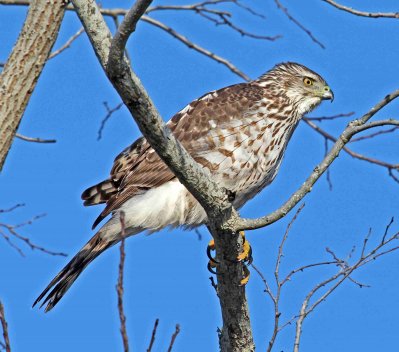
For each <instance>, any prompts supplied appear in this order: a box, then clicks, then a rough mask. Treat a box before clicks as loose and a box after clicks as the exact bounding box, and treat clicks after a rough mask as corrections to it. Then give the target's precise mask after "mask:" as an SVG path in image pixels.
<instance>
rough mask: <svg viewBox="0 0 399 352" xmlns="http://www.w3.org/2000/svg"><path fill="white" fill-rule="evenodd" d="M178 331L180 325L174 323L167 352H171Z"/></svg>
mask: <svg viewBox="0 0 399 352" xmlns="http://www.w3.org/2000/svg"><path fill="white" fill-rule="evenodd" d="M179 332H180V325H179V324H176V329H175V332H174V333H173V335H172V338H171V340H170V344H169V348H168V352H171V351H172V348H173V345H174V343H175V340H176V337H177V335H179Z"/></svg>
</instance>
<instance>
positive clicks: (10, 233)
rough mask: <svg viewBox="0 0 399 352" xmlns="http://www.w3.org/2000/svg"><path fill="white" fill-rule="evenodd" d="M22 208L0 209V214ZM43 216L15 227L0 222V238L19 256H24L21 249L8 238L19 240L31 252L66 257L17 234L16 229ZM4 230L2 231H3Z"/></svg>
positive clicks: (37, 216)
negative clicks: (35, 251)
mask: <svg viewBox="0 0 399 352" xmlns="http://www.w3.org/2000/svg"><path fill="white" fill-rule="evenodd" d="M22 206H24V204H17V205H15V206H13V207H11V208H9V209H0V214H2V213H9V212H11V211H13V210H15V209H17V208H20V207H22ZM44 215H45V214H42V215H36V216H35V217H33V218H32V219H30V220H28V221H25V222H22V223H19V224H17V225H10V224H5V223H2V222H0V236H2V237H3V238H4V240H5V241H6V242H7V243H8V244H9V245H10V246H11V247H12V248H14V249H15V250H16V251H17V252H18V253H19V254H20V255H21V256H23V257H24V256H25V255H24V253H23V251H22V249H21V248H20V247H18V246H17V245H16V244H15V243H14V242H13V241H12V240H11V238H10V237H15V238H16V239H17V240H20V241H22V242H24V243H25V244H26V245H27V246H28V247H30V249H31V250H38V251H41V252H43V253H46V254H50V255H60V256H66V254H65V253H62V252H53V251H50V250H48V249H46V248H44V247H41V246H38V245H36V244H34V243H33V242H32V241H31V240H30V239H29V238H28V237H25V236H22V235H20V234H19V233H18V232H17V229H18V228H21V227H23V226H27V225H31V224H32V223H33V222H34V221H36V220H37V219H40V218H41V217H43V216H44ZM3 229H4V231H3Z"/></svg>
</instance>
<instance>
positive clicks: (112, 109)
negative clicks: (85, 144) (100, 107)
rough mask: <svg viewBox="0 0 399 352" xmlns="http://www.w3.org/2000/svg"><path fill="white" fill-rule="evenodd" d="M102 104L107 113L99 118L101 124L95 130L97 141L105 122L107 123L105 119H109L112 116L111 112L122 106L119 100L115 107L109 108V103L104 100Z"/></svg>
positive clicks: (100, 136)
mask: <svg viewBox="0 0 399 352" xmlns="http://www.w3.org/2000/svg"><path fill="white" fill-rule="evenodd" d="M103 104H104V106H105V109H106V110H107V115H105V117H104V118H103V119H102V120H101V125H100V128H99V129H98V132H97V134H98V135H97V140H98V141H99V140H100V139H101V138H102V136H103V130H104V128H105V124H106V123H107V121H108V120H109V119H110V117H111V116H112V114H113V113H114V112H115V111H118V110H119V109H120V108H121V107H122V106H123V102H121V103H119V104H117V105H116V106H115V107H113V108H110V107H109V105H108V103H107V102H106V101H104V102H103Z"/></svg>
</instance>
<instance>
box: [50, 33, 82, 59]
mask: <svg viewBox="0 0 399 352" xmlns="http://www.w3.org/2000/svg"><path fill="white" fill-rule="evenodd" d="M83 32H84V28H83V27H82V28H80V29H79V30H78V31H77V32H76V33H75V34H74V35H73V36H71V37H70V38H69V39H68V40H67V41H66V42H65V44H64V45H63V46H61V48H59V49H57V50H55V51H53V52H52V53H51V54H50V55H49V57H48V59H47V60H50V59H52V58H54V57H56V56H57V55H59V54H61V53H62V52H63V51H64V50H66V49H68V48H69V47H70V46H71V44H72V43H73V42H74V41H75V40H76V39H77V38H78V37H79V36H80V35H81V34H82V33H83Z"/></svg>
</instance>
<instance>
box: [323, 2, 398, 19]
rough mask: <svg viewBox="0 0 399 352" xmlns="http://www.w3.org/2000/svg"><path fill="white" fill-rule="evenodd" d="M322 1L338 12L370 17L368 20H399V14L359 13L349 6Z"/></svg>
mask: <svg viewBox="0 0 399 352" xmlns="http://www.w3.org/2000/svg"><path fill="white" fill-rule="evenodd" d="M322 1H324V2H326V3H328V4H330V5H332V6H334V7H335V8H337V9H338V10H342V11H345V12H349V13H351V14H353V15H356V16H361V17H368V18H399V12H385V13H384V12H365V11H359V10H356V9H353V8H351V7H348V6H344V5H341V4H338V3H336V2H335V1H333V0H322Z"/></svg>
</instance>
